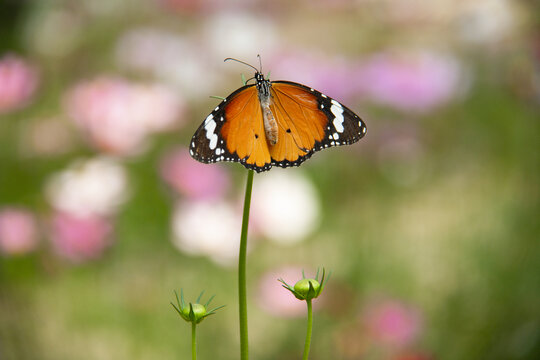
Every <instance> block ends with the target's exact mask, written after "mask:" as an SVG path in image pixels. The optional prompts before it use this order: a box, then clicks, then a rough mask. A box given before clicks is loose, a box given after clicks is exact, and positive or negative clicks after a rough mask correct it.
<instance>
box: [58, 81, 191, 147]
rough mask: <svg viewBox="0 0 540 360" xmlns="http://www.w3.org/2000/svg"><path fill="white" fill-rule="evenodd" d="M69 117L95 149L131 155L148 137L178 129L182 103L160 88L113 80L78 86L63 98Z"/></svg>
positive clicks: (167, 90) (83, 83) (176, 97)
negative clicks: (176, 127)
mask: <svg viewBox="0 0 540 360" xmlns="http://www.w3.org/2000/svg"><path fill="white" fill-rule="evenodd" d="M65 103H66V108H67V111H68V114H69V115H70V117H71V118H72V119H73V120H74V121H75V123H76V124H77V125H78V127H79V128H80V129H81V130H82V131H83V132H84V133H85V134H86V135H87V137H88V139H89V141H90V143H91V144H92V145H93V146H94V147H96V148H97V149H99V150H101V151H104V152H108V153H112V154H116V155H132V154H136V153H138V152H141V151H142V150H144V148H145V146H144V145H145V144H146V140H147V137H148V135H150V134H152V133H155V132H160V131H166V130H169V129H172V128H174V127H175V126H178V125H179V122H180V121H181V120H182V114H183V112H184V107H185V105H184V103H183V101H182V100H181V98H180V97H179V96H178V95H176V94H175V93H174V92H172V91H171V90H169V89H168V88H166V87H164V86H162V85H142V84H136V83H132V82H130V81H127V80H123V79H120V78H115V77H101V78H98V79H95V80H90V81H86V82H82V83H79V84H78V85H77V86H75V87H74V88H73V89H71V90H70V91H69V93H68V95H67V96H66V101H65Z"/></svg>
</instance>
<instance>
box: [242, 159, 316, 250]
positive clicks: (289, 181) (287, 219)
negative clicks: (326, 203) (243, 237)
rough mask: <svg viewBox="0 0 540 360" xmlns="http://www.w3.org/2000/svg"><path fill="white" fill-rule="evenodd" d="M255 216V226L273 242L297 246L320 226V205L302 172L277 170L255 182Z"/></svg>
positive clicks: (259, 177)
mask: <svg viewBox="0 0 540 360" xmlns="http://www.w3.org/2000/svg"><path fill="white" fill-rule="evenodd" d="M251 206H252V215H253V222H254V223H255V226H256V227H258V229H259V230H260V231H261V232H262V234H263V235H265V236H266V237H268V238H269V239H270V240H273V241H275V242H278V243H281V244H294V243H297V242H299V241H301V240H303V239H304V238H305V237H306V236H308V235H309V234H310V233H311V232H312V231H313V230H314V229H315V227H316V226H317V220H318V217H319V211H320V205H319V199H318V196H317V192H316V190H315V188H314V187H313V185H312V183H311V182H310V181H309V179H308V178H306V177H305V176H303V175H301V173H299V172H298V171H291V170H287V171H285V170H278V169H275V170H274V169H273V170H272V171H271V172H270V173H268V174H264V175H260V176H257V178H256V179H255V182H254V189H253V198H252V205H251Z"/></svg>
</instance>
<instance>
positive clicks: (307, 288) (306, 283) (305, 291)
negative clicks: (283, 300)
mask: <svg viewBox="0 0 540 360" xmlns="http://www.w3.org/2000/svg"><path fill="white" fill-rule="evenodd" d="M320 290H321V284H319V282H318V281H317V280H315V279H302V280H300V281H298V282H297V283H296V284H295V285H294V292H295V293H296V294H299V295H300V296H301V297H302V299H300V300H304V299H314V298H316V297H317V296H319V294H320V293H321V291H320Z"/></svg>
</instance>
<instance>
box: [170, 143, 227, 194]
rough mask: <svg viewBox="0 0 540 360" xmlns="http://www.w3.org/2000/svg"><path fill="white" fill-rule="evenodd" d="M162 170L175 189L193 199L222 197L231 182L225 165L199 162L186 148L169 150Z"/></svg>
mask: <svg viewBox="0 0 540 360" xmlns="http://www.w3.org/2000/svg"><path fill="white" fill-rule="evenodd" d="M160 172H161V176H162V177H163V179H164V180H165V182H167V184H169V185H170V186H171V187H172V188H173V189H174V190H176V191H178V192H179V193H181V194H182V195H184V196H187V197H189V198H192V199H199V200H209V199H217V198H222V197H223V196H224V195H225V193H226V192H227V190H228V188H229V184H230V179H229V174H228V173H227V171H226V170H225V168H224V167H222V166H220V165H219V164H216V165H213V166H209V165H207V164H202V163H200V162H197V161H195V160H193V159H192V158H191V156H190V155H189V152H188V150H187V149H185V148H176V149H172V150H170V151H169V152H167V153H166V154H165V156H164V157H163V159H162V161H161V166H160Z"/></svg>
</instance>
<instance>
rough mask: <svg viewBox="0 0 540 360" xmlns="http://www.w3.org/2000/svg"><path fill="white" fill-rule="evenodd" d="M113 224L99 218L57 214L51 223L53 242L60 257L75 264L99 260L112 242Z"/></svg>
mask: <svg viewBox="0 0 540 360" xmlns="http://www.w3.org/2000/svg"><path fill="white" fill-rule="evenodd" d="M111 232H112V224H111V223H110V222H109V221H108V220H107V219H105V218H102V217H97V216H85V217H82V216H75V215H72V214H68V213H56V214H55V215H54V217H53V219H52V223H51V241H52V245H53V248H54V250H55V251H56V253H57V254H58V255H60V256H63V257H65V258H67V259H68V260H70V261H72V262H75V263H82V262H85V261H88V260H93V259H97V258H99V257H100V256H101V255H102V254H103V252H104V251H105V249H106V248H107V247H109V245H110V243H111V241H110V238H109V236H110V235H111Z"/></svg>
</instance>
